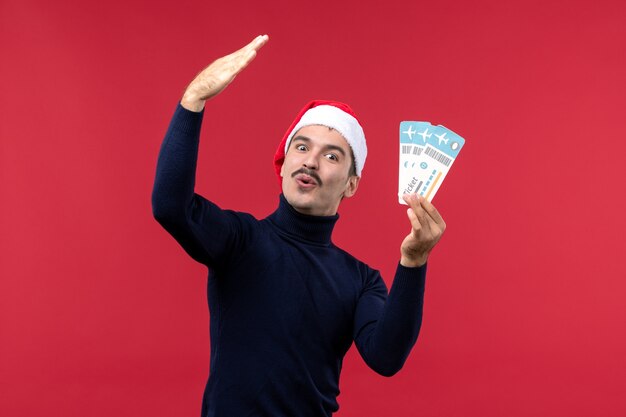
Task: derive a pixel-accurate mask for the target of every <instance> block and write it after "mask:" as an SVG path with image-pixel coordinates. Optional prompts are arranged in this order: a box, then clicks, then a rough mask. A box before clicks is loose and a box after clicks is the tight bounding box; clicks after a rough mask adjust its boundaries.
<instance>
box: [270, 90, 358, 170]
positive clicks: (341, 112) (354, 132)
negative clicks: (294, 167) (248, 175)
mask: <svg viewBox="0 0 626 417" xmlns="http://www.w3.org/2000/svg"><path fill="white" fill-rule="evenodd" d="M311 125H321V126H327V127H331V128H333V129H335V130H336V131H337V132H339V133H340V134H341V136H343V138H344V139H345V140H346V142H348V144H349V145H350V147H351V148H352V153H353V154H354V167H355V169H356V174H357V175H358V176H361V172H362V171H363V166H364V165H365V159H366V158H367V144H366V143H365V133H364V132H363V128H362V127H361V124H360V123H359V121H358V120H357V118H356V115H355V114H354V111H352V109H351V108H350V106H348V105H347V104H345V103H340V102H338V101H328V100H313V101H311V102H309V103H307V104H306V105H305V106H304V107H303V108H302V110H300V112H299V113H298V115H297V116H296V118H295V120H294V121H293V122H292V123H291V126H289V129H287V132H286V133H285V136H284V137H283V140H282V141H281V142H280V145H278V149H276V154H275V155H274V169H275V170H276V175H277V176H278V181H279V182H281V181H282V178H281V176H280V169H281V167H282V165H283V162H284V161H285V154H286V153H287V149H289V144H290V143H291V139H292V138H293V136H294V135H295V133H296V132H297V131H298V130H300V129H301V128H303V127H305V126H311Z"/></svg>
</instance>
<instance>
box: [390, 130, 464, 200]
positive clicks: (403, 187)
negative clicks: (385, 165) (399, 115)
mask: <svg viewBox="0 0 626 417" xmlns="http://www.w3.org/2000/svg"><path fill="white" fill-rule="evenodd" d="M464 145H465V139H463V138H462V137H461V136H459V135H457V134H456V133H454V132H453V131H451V130H450V129H448V128H446V127H444V126H441V125H437V126H433V125H431V124H430V123H428V122H414V121H404V122H400V159H399V164H398V165H399V169H398V201H399V202H400V203H401V204H406V203H405V202H404V200H402V195H403V194H409V193H418V194H419V195H421V196H423V197H424V198H425V199H426V200H428V201H432V199H433V197H435V194H436V193H437V191H438V190H439V187H441V184H442V183H443V180H444V178H445V177H446V175H447V174H448V171H450V167H451V166H452V164H453V163H454V161H455V160H456V158H457V156H458V155H459V152H460V151H461V149H463V146H464Z"/></svg>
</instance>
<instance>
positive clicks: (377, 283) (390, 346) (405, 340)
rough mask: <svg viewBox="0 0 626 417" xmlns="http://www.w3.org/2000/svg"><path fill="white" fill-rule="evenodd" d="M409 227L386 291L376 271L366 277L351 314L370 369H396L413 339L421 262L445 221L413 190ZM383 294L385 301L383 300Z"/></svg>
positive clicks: (388, 371)
mask: <svg viewBox="0 0 626 417" xmlns="http://www.w3.org/2000/svg"><path fill="white" fill-rule="evenodd" d="M404 201H406V203H407V204H408V205H409V208H408V210H407V215H408V217H409V221H410V222H411V232H410V233H409V234H408V235H407V236H406V238H405V239H404V240H403V242H402V245H401V249H400V252H401V258H400V263H399V265H398V267H397V269H396V275H395V277H394V280H393V284H392V287H391V291H390V292H389V296H388V297H385V296H386V295H387V291H386V287H385V284H384V282H383V281H382V278H381V277H380V275H379V274H378V273H377V272H376V273H373V275H371V276H370V277H368V278H369V279H368V285H367V287H366V288H365V289H364V292H363V294H362V295H361V298H360V299H359V303H358V305H357V311H356V315H355V334H354V340H355V344H356V346H357V348H358V350H359V353H360V354H361V356H362V357H363V359H364V360H365V362H366V363H367V364H368V366H369V367H370V368H372V369H373V370H375V371H376V372H378V373H379V374H381V375H384V376H391V375H393V374H395V373H396V372H398V371H399V370H400V369H401V368H402V366H403V365H404V362H405V361H406V359H407V357H408V356H409V353H410V351H411V349H412V347H413V345H415V342H416V341H417V337H418V335H419V331H420V328H421V324H422V311H423V304H424V285H425V279H426V261H427V259H428V256H429V254H430V252H431V251H432V249H433V248H434V246H435V245H436V244H437V242H438V241H439V239H440V238H441V236H442V234H443V232H444V230H445V228H446V225H445V222H444V221H443V218H442V217H441V215H440V214H439V212H438V211H437V209H436V208H435V207H434V206H433V205H432V204H430V203H429V202H428V201H426V200H425V199H424V198H423V197H420V196H418V195H416V194H412V195H405V196H404ZM385 298H386V300H385Z"/></svg>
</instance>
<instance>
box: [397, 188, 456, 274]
mask: <svg viewBox="0 0 626 417" xmlns="http://www.w3.org/2000/svg"><path fill="white" fill-rule="evenodd" d="M402 199H403V200H404V201H405V202H406V203H407V204H408V205H409V208H408V209H407V215H408V217H409V221H410V222H411V232H410V233H409V234H408V235H407V237H405V238H404V240H403V241H402V246H401V247H400V254H401V258H400V264H401V265H403V266H407V267H417V266H422V265H424V264H425V263H426V260H427V259H428V255H429V254H430V251H431V250H432V249H433V248H434V247H435V245H436V244H437V242H439V239H441V235H443V232H444V231H445V230H446V222H444V221H443V218H442V217H441V215H440V214H439V212H438V211H437V209H436V208H435V206H433V205H432V204H431V203H429V202H428V201H427V200H426V199H425V198H424V197H421V196H419V195H417V194H415V193H413V194H404V195H403V196H402Z"/></svg>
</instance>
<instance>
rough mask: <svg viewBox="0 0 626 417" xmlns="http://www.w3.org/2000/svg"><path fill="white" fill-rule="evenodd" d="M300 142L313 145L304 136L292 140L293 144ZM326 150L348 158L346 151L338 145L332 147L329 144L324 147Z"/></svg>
mask: <svg viewBox="0 0 626 417" xmlns="http://www.w3.org/2000/svg"><path fill="white" fill-rule="evenodd" d="M298 140H299V141H301V142H305V143H311V139H310V138H308V137H306V136H302V135H298V136H296V137H295V138H293V139H292V140H291V143H294V142H296V141H298ZM324 148H325V149H330V150H333V151H337V152H339V153H340V154H341V155H342V156H346V151H344V150H343V148H341V147H340V146H337V145H330V144H329V145H324Z"/></svg>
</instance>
